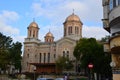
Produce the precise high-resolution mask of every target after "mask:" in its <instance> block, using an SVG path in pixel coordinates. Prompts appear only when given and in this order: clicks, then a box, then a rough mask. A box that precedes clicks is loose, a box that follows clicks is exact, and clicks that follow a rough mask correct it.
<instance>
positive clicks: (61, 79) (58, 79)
mask: <svg viewBox="0 0 120 80" xmlns="http://www.w3.org/2000/svg"><path fill="white" fill-rule="evenodd" d="M55 80H64V78H56V79H55Z"/></svg>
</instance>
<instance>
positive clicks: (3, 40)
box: [0, 33, 12, 70]
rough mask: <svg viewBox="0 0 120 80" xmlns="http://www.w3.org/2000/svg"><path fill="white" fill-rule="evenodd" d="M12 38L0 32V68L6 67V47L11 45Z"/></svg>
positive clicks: (7, 60)
mask: <svg viewBox="0 0 120 80" xmlns="http://www.w3.org/2000/svg"><path fill="white" fill-rule="evenodd" d="M11 43H12V39H11V38H10V37H9V36H8V37H7V36H5V35H3V34H2V33H0V68H2V69H3V70H5V69H6V68H7V64H8V63H9V55H10V54H9V51H8V49H9V48H10V47H11Z"/></svg>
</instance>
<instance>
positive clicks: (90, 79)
mask: <svg viewBox="0 0 120 80" xmlns="http://www.w3.org/2000/svg"><path fill="white" fill-rule="evenodd" d="M93 67H94V66H93V64H92V63H89V64H88V68H89V69H90V74H89V80H92V69H93Z"/></svg>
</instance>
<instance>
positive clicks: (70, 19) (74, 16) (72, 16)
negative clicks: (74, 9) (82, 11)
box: [65, 13, 80, 21]
mask: <svg viewBox="0 0 120 80" xmlns="http://www.w3.org/2000/svg"><path fill="white" fill-rule="evenodd" d="M65 21H80V18H79V17H78V16H77V15H75V14H74V13H72V14H71V15H70V16H68V17H67V18H66V20H65Z"/></svg>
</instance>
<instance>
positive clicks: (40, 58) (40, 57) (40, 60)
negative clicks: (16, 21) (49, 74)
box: [39, 53, 42, 63]
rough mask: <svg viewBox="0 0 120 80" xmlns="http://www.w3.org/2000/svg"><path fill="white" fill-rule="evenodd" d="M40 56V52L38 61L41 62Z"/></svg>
mask: <svg viewBox="0 0 120 80" xmlns="http://www.w3.org/2000/svg"><path fill="white" fill-rule="evenodd" d="M41 57H42V55H41V53H40V54H39V62H40V63H41Z"/></svg>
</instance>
